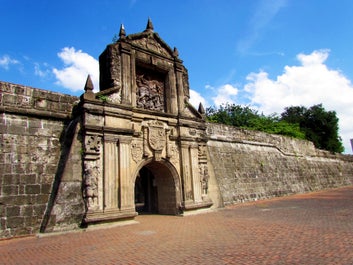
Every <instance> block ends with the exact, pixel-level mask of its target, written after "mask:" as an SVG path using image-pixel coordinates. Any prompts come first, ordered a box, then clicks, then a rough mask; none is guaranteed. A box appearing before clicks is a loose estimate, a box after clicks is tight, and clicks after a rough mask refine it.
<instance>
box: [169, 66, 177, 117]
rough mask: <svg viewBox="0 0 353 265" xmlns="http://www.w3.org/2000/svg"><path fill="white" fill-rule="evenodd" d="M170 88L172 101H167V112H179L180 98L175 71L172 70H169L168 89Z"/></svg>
mask: <svg viewBox="0 0 353 265" xmlns="http://www.w3.org/2000/svg"><path fill="white" fill-rule="evenodd" d="M168 88H169V93H170V97H169V100H170V102H167V104H168V105H167V108H169V109H167V112H169V113H171V114H177V113H178V98H177V87H176V82H175V73H174V71H172V70H170V71H169V72H168V86H167V89H168Z"/></svg>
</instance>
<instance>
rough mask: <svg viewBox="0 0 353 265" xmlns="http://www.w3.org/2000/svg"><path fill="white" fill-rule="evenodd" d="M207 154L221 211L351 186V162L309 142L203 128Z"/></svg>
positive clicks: (216, 126) (212, 126)
mask: <svg viewBox="0 0 353 265" xmlns="http://www.w3.org/2000/svg"><path fill="white" fill-rule="evenodd" d="M207 131H208V136H209V138H210V140H209V141H208V151H209V155H210V159H211V164H212V166H213V171H214V174H215V176H216V179H217V182H218V185H219V188H220V192H221V195H222V199H223V202H224V204H225V205H227V204H232V203H238V202H243V201H251V200H258V199H265V198H270V197H274V196H284V195H289V194H294V193H304V192H308V191H314V190H322V189H328V188H335V187H340V186H345V185H352V184H353V156H348V155H340V154H331V153H329V152H325V151H322V150H317V149H315V147H314V146H313V144H312V143H311V142H308V141H304V140H297V139H293V138H289V137H283V136H279V135H269V134H266V133H262V132H256V131H247V130H243V129H239V128H235V127H231V126H225V125H219V124H208V130H207Z"/></svg>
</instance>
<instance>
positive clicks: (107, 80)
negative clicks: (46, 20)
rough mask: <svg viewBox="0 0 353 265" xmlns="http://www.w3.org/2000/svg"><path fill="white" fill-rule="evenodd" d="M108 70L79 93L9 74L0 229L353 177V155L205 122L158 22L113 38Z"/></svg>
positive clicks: (293, 189)
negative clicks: (13, 80) (96, 88)
mask: <svg viewBox="0 0 353 265" xmlns="http://www.w3.org/2000/svg"><path fill="white" fill-rule="evenodd" d="M100 70H101V80H100V81H101V82H100V89H101V91H100V92H99V93H96V94H94V93H93V91H92V89H86V91H85V93H84V94H83V96H82V97H81V98H80V99H79V98H77V97H73V96H69V95H63V94H60V93H54V92H50V91H44V90H40V89H36V88H30V87H27V86H21V85H15V84H10V83H6V82H0V91H1V93H0V237H13V236H19V235H23V234H33V233H38V232H50V231H63V230H72V229H77V228H79V227H80V226H81V224H87V223H89V224H90V223H95V222H105V221H116V220H119V219H125V218H133V217H134V216H135V215H136V211H137V210H138V207H145V210H148V211H149V212H159V213H163V214H181V213H183V214H188V213H189V211H193V210H198V209H203V208H209V207H210V206H211V205H213V207H222V206H223V205H224V204H231V203H238V202H243V201H249V200H258V199H264V198H269V197H274V196H284V195H288V194H292V193H302V192H306V191H311V190H319V189H326V188H332V187H339V186H344V185H352V184H353V157H352V156H347V155H346V156H345V155H339V154H331V153H328V152H325V151H321V150H317V149H315V148H314V146H313V144H312V143H310V142H308V141H301V140H295V139H292V138H288V137H282V136H278V135H268V134H265V133H261V132H255V131H246V130H243V129H239V128H234V127H229V126H224V125H215V124H207V123H206V122H205V119H204V118H205V117H204V113H203V110H202V108H199V110H200V112H198V111H197V110H196V109H195V108H194V107H193V106H191V105H190V104H189V102H188V99H189V82H188V72H187V70H186V68H185V67H184V66H183V64H182V61H181V60H180V59H179V57H178V52H177V50H176V49H174V50H172V49H171V48H170V47H169V46H168V45H167V44H166V43H164V41H163V40H162V39H161V38H160V37H159V35H158V34H157V33H154V31H153V27H151V25H148V28H147V29H146V30H145V31H144V32H142V33H138V34H132V35H126V33H124V34H121V35H120V39H119V40H118V41H117V42H116V43H113V44H111V45H108V46H107V48H106V50H105V51H104V52H103V53H102V55H101V56H100ZM87 93H90V94H89V95H86V94H87ZM142 186H143V187H144V188H141V187H142ZM143 189H147V190H148V192H147V193H148V194H147V195H148V196H149V198H150V199H151V202H148V201H147V200H145V199H144V197H147V195H146V194H145V193H144V192H143V191H142V190H143ZM157 194H158V196H157ZM144 204H148V207H149V208H148V209H147V208H146V207H147V206H145V205H144ZM141 205H142V206H141Z"/></svg>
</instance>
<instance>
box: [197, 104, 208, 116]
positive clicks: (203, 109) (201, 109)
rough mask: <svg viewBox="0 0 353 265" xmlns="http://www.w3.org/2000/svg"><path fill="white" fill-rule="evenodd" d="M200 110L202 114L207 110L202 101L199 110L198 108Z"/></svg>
mask: <svg viewBox="0 0 353 265" xmlns="http://www.w3.org/2000/svg"><path fill="white" fill-rule="evenodd" d="M198 112H199V113H200V114H205V113H206V112H205V108H204V107H203V105H202V103H201V102H200V105H199V110H198Z"/></svg>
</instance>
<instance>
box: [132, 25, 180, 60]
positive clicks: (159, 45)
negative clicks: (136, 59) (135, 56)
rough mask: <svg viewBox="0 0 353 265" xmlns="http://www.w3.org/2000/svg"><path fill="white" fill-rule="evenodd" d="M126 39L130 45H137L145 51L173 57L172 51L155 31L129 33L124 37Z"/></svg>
mask: <svg viewBox="0 0 353 265" xmlns="http://www.w3.org/2000/svg"><path fill="white" fill-rule="evenodd" d="M126 41H127V42H129V43H130V44H131V45H132V46H135V47H138V48H140V49H143V50H145V51H152V52H153V53H156V54H158V55H161V56H164V57H167V58H173V57H174V54H173V53H174V52H173V50H172V49H171V48H170V47H169V45H168V44H166V43H165V42H164V41H163V40H162V39H161V38H160V37H159V35H158V33H155V32H146V31H144V32H141V33H137V34H131V35H128V36H127V37H126Z"/></svg>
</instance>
